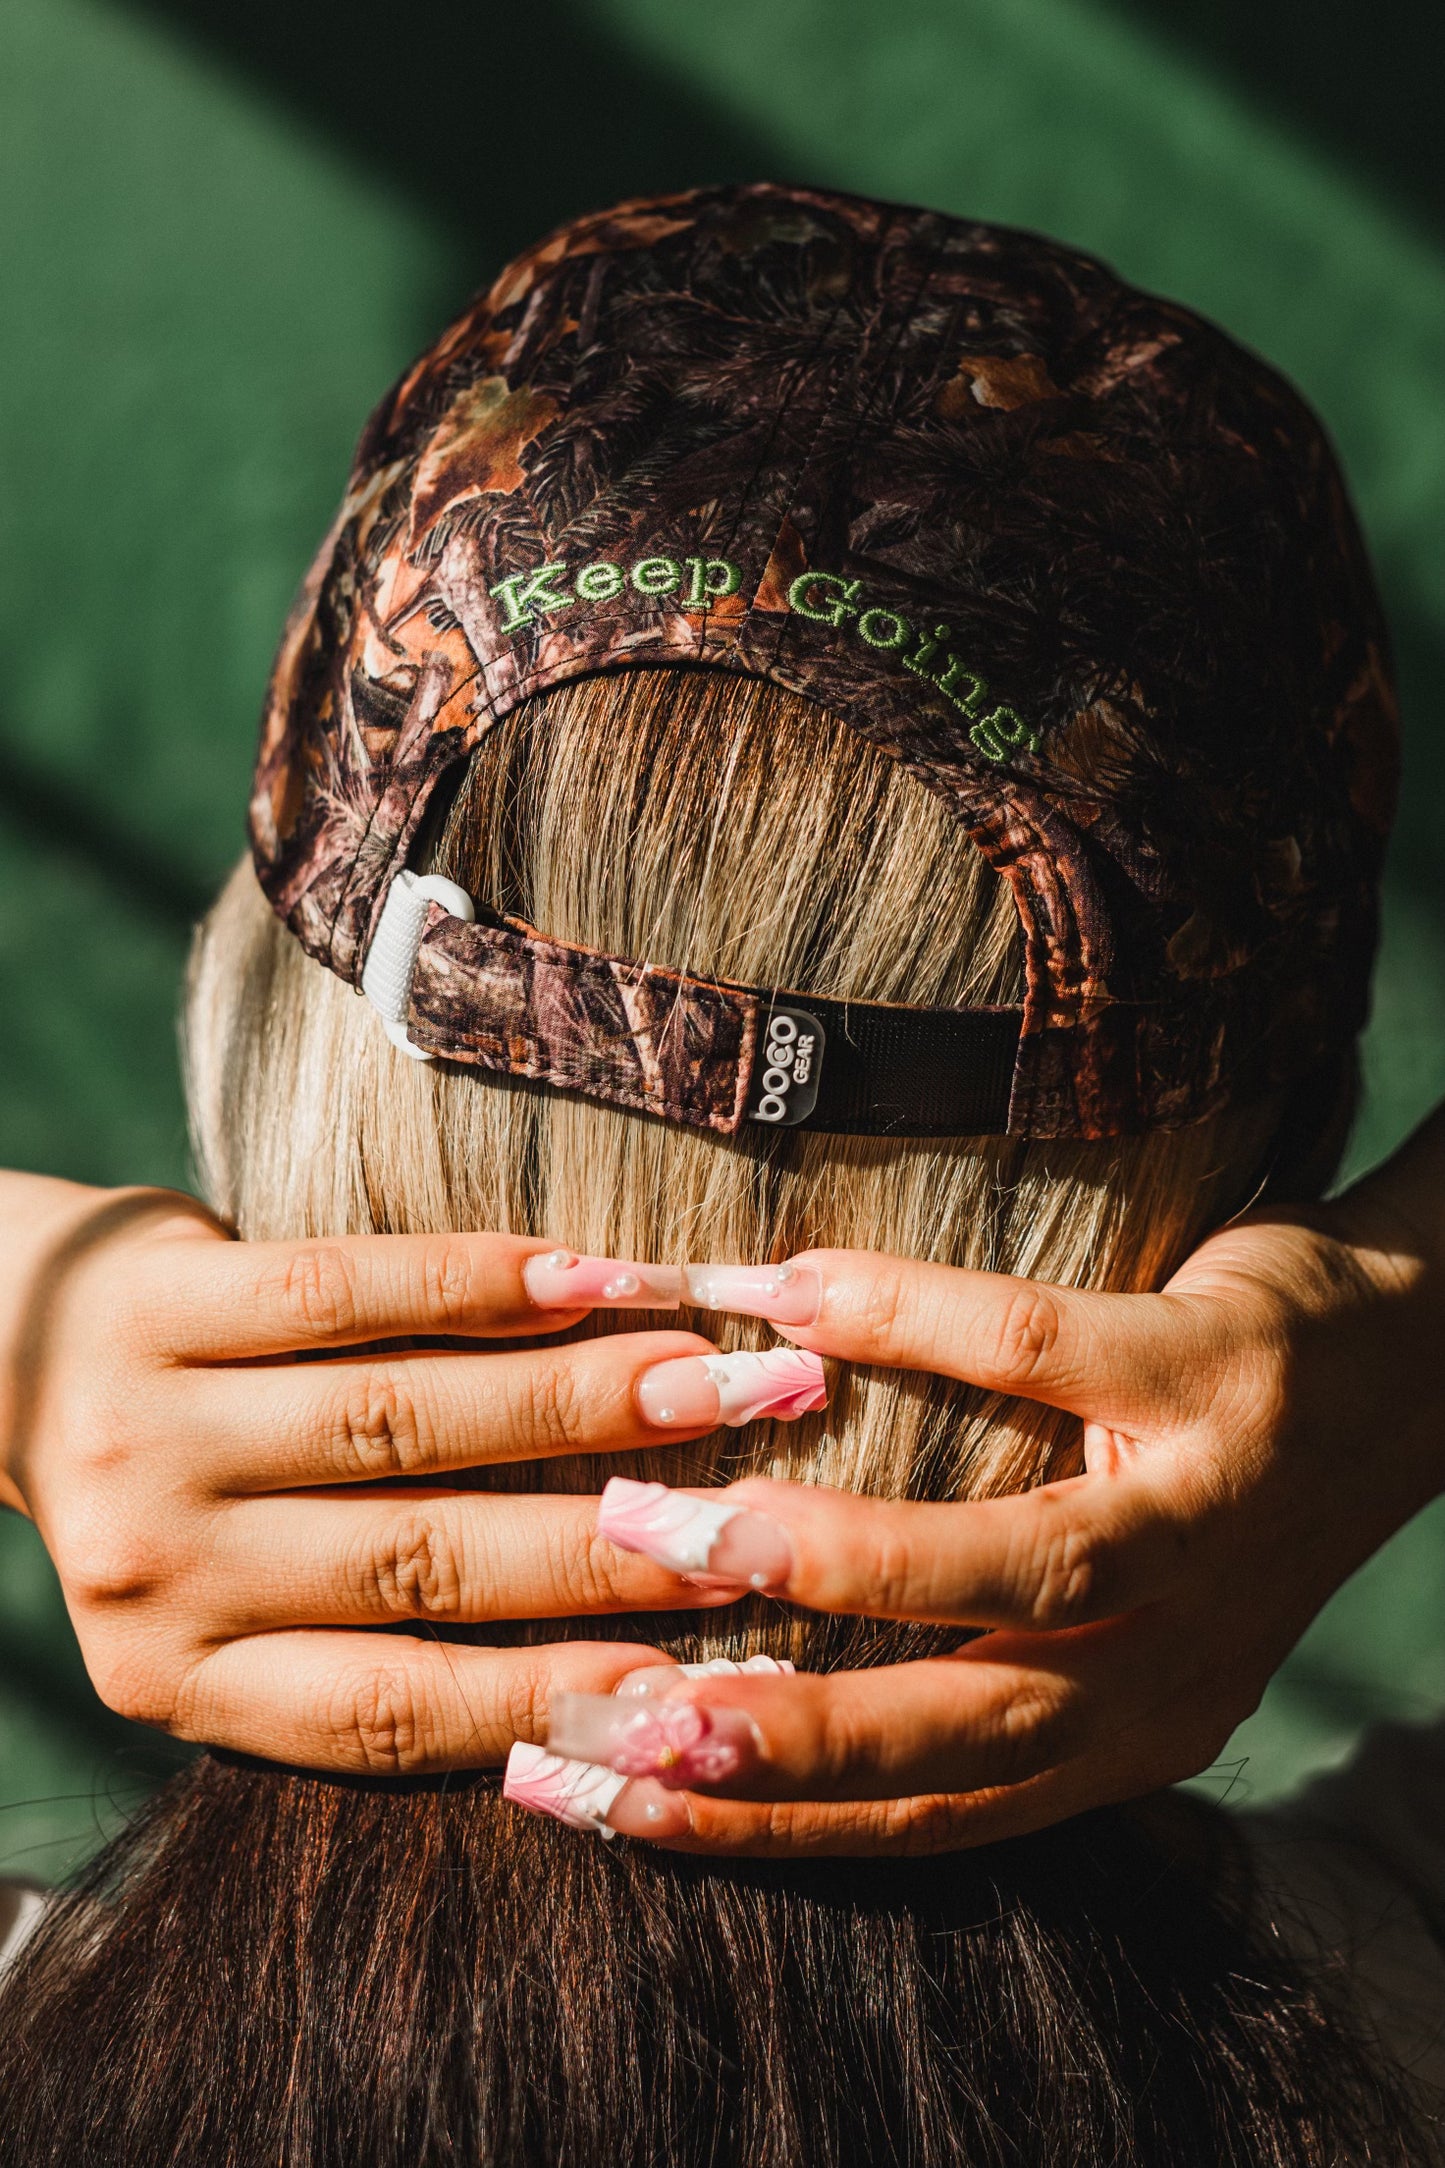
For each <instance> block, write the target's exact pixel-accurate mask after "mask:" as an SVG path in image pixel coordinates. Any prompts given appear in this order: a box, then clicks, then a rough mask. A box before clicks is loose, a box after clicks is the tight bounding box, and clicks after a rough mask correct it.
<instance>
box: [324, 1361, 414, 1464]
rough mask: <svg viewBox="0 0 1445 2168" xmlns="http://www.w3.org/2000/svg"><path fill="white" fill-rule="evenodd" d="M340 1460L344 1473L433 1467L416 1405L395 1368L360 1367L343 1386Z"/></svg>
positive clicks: (338, 1436) (338, 1423)
mask: <svg viewBox="0 0 1445 2168" xmlns="http://www.w3.org/2000/svg"><path fill="white" fill-rule="evenodd" d="M334 1428H335V1434H336V1442H335V1448H334V1453H335V1458H336V1460H337V1462H338V1463H339V1466H340V1469H341V1472H342V1473H343V1474H345V1475H352V1476H360V1477H373V1478H378V1479H379V1478H381V1477H384V1476H406V1475H413V1474H415V1473H416V1472H417V1471H418V1470H419V1469H421V1468H423V1467H425V1466H427V1465H428V1461H427V1455H426V1451H425V1448H424V1445H423V1440H422V1436H421V1431H420V1426H419V1424H418V1421H417V1414H416V1409H415V1406H414V1405H413V1403H412V1400H411V1398H410V1397H409V1396H408V1395H407V1394H405V1393H403V1391H402V1390H401V1386H400V1384H399V1382H398V1380H397V1377H396V1374H395V1372H394V1371H392V1370H389V1369H387V1368H385V1367H380V1368H376V1369H368V1370H363V1371H361V1372H360V1373H359V1374H358V1375H357V1376H356V1377H355V1378H353V1379H349V1380H348V1381H347V1383H346V1385H345V1387H344V1389H343V1392H342V1396H341V1402H340V1406H339V1408H338V1411H337V1415H336V1418H335V1425H334Z"/></svg>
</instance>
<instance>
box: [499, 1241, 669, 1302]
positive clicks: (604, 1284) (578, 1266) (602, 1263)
mask: <svg viewBox="0 0 1445 2168" xmlns="http://www.w3.org/2000/svg"><path fill="white" fill-rule="evenodd" d="M522 1279H523V1282H524V1284H525V1286H526V1289H527V1293H528V1294H529V1295H530V1296H531V1298H532V1301H533V1303H534V1304H535V1305H536V1307H537V1308H538V1309H539V1310H675V1309H677V1307H678V1305H679V1304H680V1303H681V1301H682V1274H681V1272H680V1271H679V1270H678V1268H677V1266H676V1265H643V1264H638V1263H636V1262H632V1263H627V1262H623V1261H622V1260H620V1259H618V1258H616V1257H579V1256H578V1254H577V1252H576V1251H575V1250H538V1251H537V1252H536V1254H535V1255H534V1256H531V1257H529V1258H528V1259H527V1262H526V1263H525V1265H523V1267H522Z"/></svg>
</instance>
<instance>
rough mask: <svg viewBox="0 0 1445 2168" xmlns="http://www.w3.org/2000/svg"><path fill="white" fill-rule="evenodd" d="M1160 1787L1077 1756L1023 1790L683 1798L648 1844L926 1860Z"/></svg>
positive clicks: (1115, 1765) (734, 1852) (1106, 1759)
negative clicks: (672, 1823)
mask: <svg viewBox="0 0 1445 2168" xmlns="http://www.w3.org/2000/svg"><path fill="white" fill-rule="evenodd" d="M1166 1781H1168V1780H1167V1779H1165V1778H1162V1777H1161V1778H1157V1779H1155V1778H1151V1777H1150V1776H1149V1775H1148V1774H1147V1773H1146V1772H1144V1771H1142V1770H1136V1769H1134V1768H1133V1767H1132V1765H1127V1764H1124V1763H1121V1762H1120V1761H1119V1759H1118V1758H1117V1757H1110V1756H1089V1755H1081V1756H1080V1757H1079V1758H1078V1759H1077V1760H1074V1761H1069V1762H1065V1763H1063V1764H1061V1765H1060V1766H1059V1767H1057V1768H1053V1769H1048V1770H1045V1771H1044V1772H1043V1773H1042V1774H1041V1775H1039V1776H1036V1777H1030V1778H1028V1779H1027V1781H1026V1782H1024V1783H1022V1784H1009V1785H999V1786H994V1787H992V1788H989V1789H984V1790H981V1791H976V1792H925V1793H921V1794H914V1795H913V1796H911V1797H908V1798H900V1799H870V1800H845V1801H842V1802H827V1803H825V1802H821V1801H817V1800H802V1801H797V1802H794V1801H792V1800H785V1801H772V1802H768V1803H766V1804H761V1803H754V1802H753V1801H751V1800H733V1799H713V1798H708V1797H707V1796H706V1795H705V1794H703V1793H697V1792H687V1793H683V1794H681V1795H679V1796H680V1799H681V1801H682V1802H683V1803H685V1806H686V1810H687V1823H686V1826H685V1827H684V1828H682V1829H677V1830H675V1831H673V1832H672V1833H669V1834H666V1835H662V1836H659V1837H653V1838H651V1839H650V1841H652V1842H654V1843H657V1844H658V1845H659V1846H660V1848H661V1849H663V1850H666V1851H671V1852H694V1853H702V1854H704V1855H710V1856H712V1857H714V1858H719V1859H830V1858H875V1859H876V1858H917V1857H931V1856H934V1855H937V1854H939V1853H942V1852H961V1851H968V1850H971V1849H973V1848H974V1847H976V1846H979V1845H985V1844H1001V1843H1004V1842H1006V1841H1007V1840H1008V1839H1009V1838H1011V1837H1025V1836H1031V1835H1032V1834H1033V1833H1034V1831H1036V1830H1040V1829H1047V1828H1050V1827H1051V1826H1052V1825H1053V1824H1054V1823H1056V1822H1062V1821H1067V1820H1068V1819H1069V1818H1070V1817H1071V1816H1073V1815H1075V1814H1084V1813H1087V1812H1088V1811H1090V1810H1091V1809H1092V1808H1095V1807H1101V1806H1110V1805H1115V1804H1117V1803H1118V1802H1119V1801H1121V1800H1125V1799H1131V1798H1135V1797H1137V1796H1139V1794H1140V1793H1141V1792H1142V1791H1145V1790H1152V1789H1154V1787H1155V1784H1156V1783H1162V1782H1166ZM623 1813H624V1816H625V1813H626V1809H625V1808H624V1809H623ZM657 1820H659V1821H661V1820H662V1817H661V1816H659V1817H657ZM669 1820H671V1818H670V1817H669ZM629 1834H631V1835H636V1836H639V1837H647V1836H648V1830H647V1828H646V1827H645V1826H639V1827H638V1828H636V1829H635V1830H631V1831H629Z"/></svg>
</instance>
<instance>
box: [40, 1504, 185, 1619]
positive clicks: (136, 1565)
mask: <svg viewBox="0 0 1445 2168" xmlns="http://www.w3.org/2000/svg"><path fill="white" fill-rule="evenodd" d="M52 1553H53V1556H54V1560H55V1570H56V1572H57V1573H58V1575H59V1576H60V1584H61V1587H62V1588H63V1589H64V1590H65V1593H66V1596H67V1598H68V1599H69V1601H70V1602H71V1603H73V1604H74V1605H75V1606H76V1608H77V1610H80V1611H105V1610H116V1609H135V1608H138V1607H139V1606H140V1605H142V1604H143V1603H145V1602H146V1601H147V1600H148V1599H149V1598H151V1597H153V1596H154V1595H155V1594H156V1593H157V1590H158V1589H159V1587H160V1585H161V1583H162V1580H163V1578H164V1577H165V1576H164V1570H163V1569H162V1568H161V1566H160V1565H159V1564H158V1561H157V1556H156V1550H155V1545H154V1542H153V1540H152V1539H150V1538H148V1537H145V1536H142V1535H141V1534H140V1533H139V1531H138V1530H137V1529H135V1528H134V1527H123V1528H121V1527H116V1526H114V1525H113V1524H110V1523H107V1524H104V1525H103V1526H101V1527H99V1528H97V1527H91V1528H85V1527H84V1526H79V1527H78V1526H75V1525H73V1524H72V1525H71V1526H70V1527H69V1528H67V1530H66V1532H65V1534H64V1535H63V1536H61V1537H60V1538H58V1539H57V1540H56V1541H55V1542H54V1543H53V1544H52Z"/></svg>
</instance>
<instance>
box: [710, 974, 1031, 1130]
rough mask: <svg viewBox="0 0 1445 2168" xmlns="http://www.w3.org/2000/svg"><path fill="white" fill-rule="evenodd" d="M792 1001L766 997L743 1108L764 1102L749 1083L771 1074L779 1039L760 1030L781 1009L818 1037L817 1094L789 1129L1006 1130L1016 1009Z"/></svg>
mask: <svg viewBox="0 0 1445 2168" xmlns="http://www.w3.org/2000/svg"><path fill="white" fill-rule="evenodd" d="M764 998H765V999H766V998H767V997H764ZM797 1001H798V1006H797V1008H796V1009H795V1008H794V1007H793V997H792V996H791V995H788V994H781V995H775V996H774V997H773V998H772V1001H771V1003H770V1007H769V1012H768V1017H767V1021H766V1022H765V1024H764V1026H763V1028H762V1030H761V1031H760V1033H759V1038H760V1040H761V1042H762V1052H761V1054H760V1056H759V1061H758V1067H757V1069H756V1070H755V1090H754V1093H753V1095H752V1096H751V1097H750V1099H749V1102H748V1105H749V1112H750V1113H753V1112H754V1110H755V1109H757V1108H766V1106H767V1099H768V1095H767V1094H766V1093H764V1092H762V1091H761V1090H759V1089H757V1088H756V1087H760V1086H761V1085H762V1084H763V1083H764V1082H765V1081H767V1080H768V1078H769V1077H770V1076H772V1075H773V1071H772V1069H771V1068H770V1067H769V1064H768V1054H769V1050H770V1048H771V1049H775V1048H776V1047H777V1043H778V1042H777V1040H776V1038H775V1037H774V1035H773V1032H772V1031H771V1029H770V1028H769V1027H770V1026H771V1025H772V1023H773V1020H774V1019H775V1018H777V1017H778V1016H780V1015H781V1016H785V1017H786V1016H790V1015H792V1016H804V1015H806V1016H808V1017H810V1018H813V1019H815V1020H816V1021H817V1023H818V1024H819V1025H820V1026H821V1027H822V1033H823V1038H824V1044H823V1046H822V1048H821V1053H820V1057H819V1056H815V1059H817V1060H818V1063H819V1066H818V1069H817V1079H818V1090H817V1097H816V1100H815V1102H814V1103H813V1105H812V1107H811V1109H810V1110H809V1111H808V1112H806V1113H804V1114H802V1115H801V1117H800V1118H799V1119H798V1120H796V1121H795V1122H793V1123H791V1124H789V1125H788V1126H791V1127H795V1128H799V1129H816V1130H821V1131H823V1132H824V1133H825V1134H827V1135H831V1136H851V1137H998V1136H1006V1135H1007V1133H1008V1123H1009V1100H1010V1097H1011V1095H1012V1091H1013V1079H1014V1064H1015V1061H1016V1060H1017V1057H1018V1047H1019V1035H1020V1033H1021V1032H1022V1030H1023V1020H1024V1012H1023V1010H1022V1009H1021V1008H979V1009H906V1008H898V1007H894V1006H891V1005H885V1004H883V1003H880V1002H870V1001H847V1002H844V1001H827V1000H824V999H823V998H822V997H821V996H819V995H816V994H802V995H799V996H798V997H797ZM784 1043H785V1044H786V1043H787V1042H786V1041H785V1042H784ZM809 1081H811V1078H810V1080H809ZM774 1096H775V1097H784V1096H785V1095H783V1094H775V1095H774ZM755 1118H756V1117H755ZM783 1120H784V1121H786V1116H784V1117H783Z"/></svg>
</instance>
